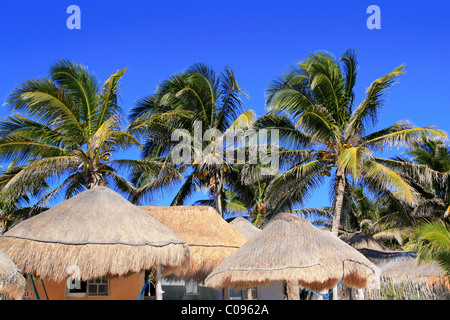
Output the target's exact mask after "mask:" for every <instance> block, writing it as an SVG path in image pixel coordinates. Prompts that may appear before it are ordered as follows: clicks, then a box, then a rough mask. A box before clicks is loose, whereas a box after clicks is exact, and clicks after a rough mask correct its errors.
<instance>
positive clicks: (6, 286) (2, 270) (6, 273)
mask: <svg viewBox="0 0 450 320" xmlns="http://www.w3.org/2000/svg"><path fill="white" fill-rule="evenodd" d="M24 292H25V278H24V277H23V276H22V274H21V272H20V270H19V269H18V268H17V266H16V265H15V264H14V262H13V261H12V260H11V259H10V258H9V257H8V256H7V255H6V254H5V253H4V252H3V251H1V250H0V294H6V295H7V296H9V297H12V298H13V299H20V298H21V297H22V296H23V294H24Z"/></svg>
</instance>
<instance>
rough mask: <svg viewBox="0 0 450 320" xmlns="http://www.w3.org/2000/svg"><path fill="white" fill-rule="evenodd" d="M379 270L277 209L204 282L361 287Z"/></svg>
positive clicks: (326, 234) (323, 233)
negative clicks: (276, 212)
mask: <svg viewBox="0 0 450 320" xmlns="http://www.w3.org/2000/svg"><path fill="white" fill-rule="evenodd" d="M377 272H378V269H377V267H376V266H375V265H374V264H373V263H371V262H370V261H369V260H368V259H367V258H365V257H364V256H363V255H362V254H360V253H359V252H358V251H357V250H356V249H354V248H352V247H350V246H349V245H347V244H346V243H345V242H343V241H342V240H340V239H338V238H337V237H336V236H334V235H333V234H332V233H331V232H329V231H323V230H319V229H318V228H315V227H314V226H313V225H312V224H311V223H310V222H309V221H308V220H306V219H303V218H299V217H297V216H295V215H293V214H287V213H282V214H279V215H278V216H277V217H276V218H275V219H274V220H272V221H271V222H270V223H269V224H268V225H267V226H266V227H265V228H264V229H263V230H262V232H261V233H260V234H259V235H257V236H256V237H254V238H251V239H249V240H248V241H247V242H246V243H245V244H244V245H242V247H241V248H239V249H238V250H237V251H236V252H235V253H234V254H233V255H231V256H230V257H229V258H227V259H226V260H225V261H224V262H223V263H221V264H220V265H219V266H218V267H217V268H216V269H214V271H213V272H212V273H211V274H210V275H209V276H208V278H207V279H206V282H205V284H206V285H207V286H211V287H215V288H221V287H250V286H254V285H263V284H267V283H269V282H272V281H283V280H286V281H298V282H299V284H300V285H302V286H303V287H306V288H310V289H312V290H318V291H321V290H325V289H332V288H334V287H335V286H336V285H337V284H338V283H339V282H340V281H341V280H342V279H343V278H344V284H346V285H347V286H349V287H353V288H363V287H365V286H366V285H367V283H368V282H371V281H374V280H375V279H376V277H377Z"/></svg>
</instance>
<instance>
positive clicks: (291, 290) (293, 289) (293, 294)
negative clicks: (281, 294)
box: [287, 280, 300, 300]
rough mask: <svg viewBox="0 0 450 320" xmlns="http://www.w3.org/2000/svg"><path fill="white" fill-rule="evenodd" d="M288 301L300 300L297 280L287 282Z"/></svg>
mask: <svg viewBox="0 0 450 320" xmlns="http://www.w3.org/2000/svg"><path fill="white" fill-rule="evenodd" d="M287 293H288V300H300V288H299V286H298V281H297V280H288V281H287Z"/></svg>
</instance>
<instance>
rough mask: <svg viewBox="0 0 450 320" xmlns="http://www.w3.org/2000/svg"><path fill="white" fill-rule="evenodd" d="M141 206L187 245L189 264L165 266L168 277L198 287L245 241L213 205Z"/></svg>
mask: <svg viewBox="0 0 450 320" xmlns="http://www.w3.org/2000/svg"><path fill="white" fill-rule="evenodd" d="M140 208H141V209H142V210H143V211H145V212H147V213H148V214H149V215H151V216H153V217H154V218H155V219H157V220H158V221H159V222H161V223H162V224H164V225H165V226H167V227H168V228H170V229H171V230H173V231H174V232H175V234H177V235H178V236H179V237H180V238H181V239H183V240H184V241H186V243H187V244H188V246H189V252H190V261H189V266H181V267H164V270H163V275H164V277H165V278H167V279H172V280H173V279H175V280H182V281H184V282H185V284H186V283H188V284H189V285H194V286H197V284H199V283H202V282H203V281H204V280H205V278H206V276H207V275H208V274H209V273H211V271H212V270H213V269H214V268H215V267H216V266H218V265H219V264H220V263H221V262H222V261H223V260H225V258H227V257H229V256H230V255H231V254H232V253H233V252H235V251H236V250H237V249H238V248H239V247H240V246H241V245H243V244H244V243H245V242H246V239H245V237H243V236H242V235H241V234H240V233H239V232H237V230H236V229H234V228H233V227H232V226H231V225H230V224H229V223H227V222H226V221H225V220H224V219H223V218H222V217H221V216H220V215H219V213H218V212H217V211H216V210H215V209H214V208H212V207H207V206H171V207H155V206H144V207H140ZM168 290H169V288H167V290H166V289H164V291H166V292H167V291H168ZM180 298H183V299H185V298H186V296H185V295H183V296H182V297H180ZM190 298H192V295H191V296H190ZM200 298H204V297H200ZM214 298H217V297H214ZM219 298H220V296H219ZM207 299H209V297H208V298H207Z"/></svg>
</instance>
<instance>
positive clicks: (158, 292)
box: [155, 265, 164, 300]
mask: <svg viewBox="0 0 450 320" xmlns="http://www.w3.org/2000/svg"><path fill="white" fill-rule="evenodd" d="M155 291H156V300H162V299H163V293H164V291H163V289H162V266H160V265H159V266H158V267H156V290H155Z"/></svg>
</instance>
